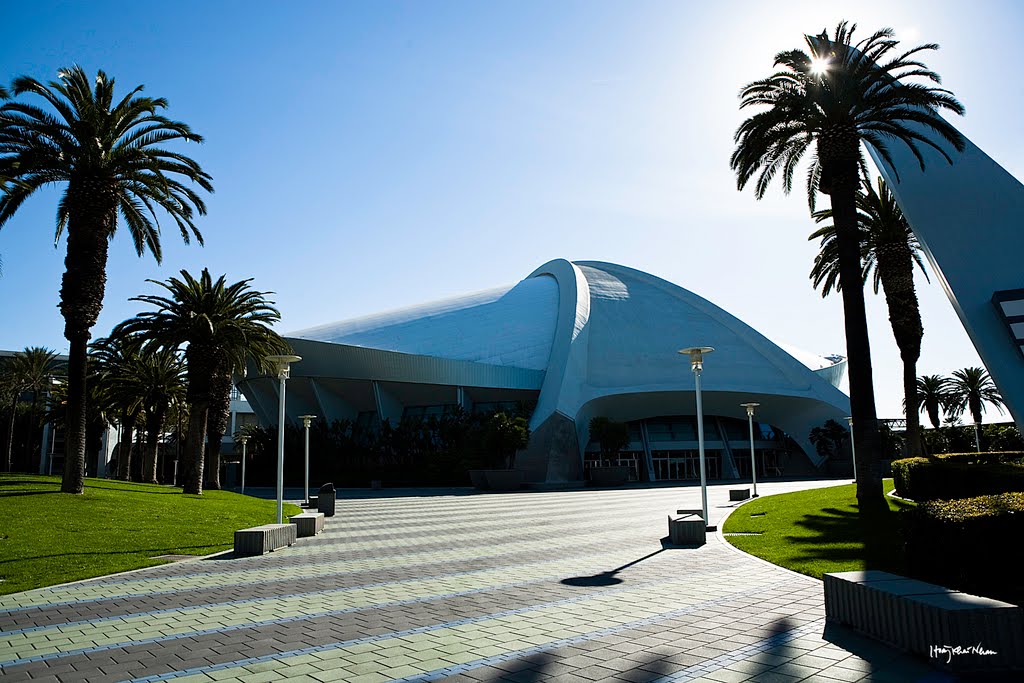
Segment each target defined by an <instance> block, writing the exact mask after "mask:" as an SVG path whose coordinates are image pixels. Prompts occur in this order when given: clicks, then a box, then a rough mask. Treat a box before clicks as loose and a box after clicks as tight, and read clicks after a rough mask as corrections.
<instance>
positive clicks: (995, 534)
mask: <svg viewBox="0 0 1024 683" xmlns="http://www.w3.org/2000/svg"><path fill="white" fill-rule="evenodd" d="M900 522H901V524H900V527H901V529H902V533H903V538H904V549H905V558H906V566H907V571H908V573H909V574H910V575H911V576H914V577H916V578H921V579H925V580H927V581H932V582H934V583H938V584H940V585H943V586H947V587H949V588H954V589H956V590H960V591H965V592H968V593H975V594H979V595H985V596H989V597H993V598H996V599H999V600H1005V601H1007V602H1012V603H1014V604H1021V601H1022V600H1024V575H1022V573H1021V571H1020V567H1021V566H1022V564H1024V544H1021V543H1020V539H1021V538H1022V537H1024V493H1003V494H1000V495H997V496H979V497H975V498H962V499H959V500H937V501H932V502H928V503H922V504H920V505H918V506H917V507H914V508H908V509H907V510H904V511H902V512H901V513H900Z"/></svg>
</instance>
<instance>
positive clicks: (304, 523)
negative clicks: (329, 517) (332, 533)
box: [288, 512, 324, 538]
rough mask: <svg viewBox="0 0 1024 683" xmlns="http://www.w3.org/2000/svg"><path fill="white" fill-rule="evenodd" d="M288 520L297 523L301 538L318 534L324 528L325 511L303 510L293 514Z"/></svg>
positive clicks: (296, 526) (296, 528)
mask: <svg viewBox="0 0 1024 683" xmlns="http://www.w3.org/2000/svg"><path fill="white" fill-rule="evenodd" d="M288 521H289V522H291V523H292V524H294V525H295V530H296V531H297V532H298V535H299V538H306V537H307V536H316V535H317V534H318V533H320V532H321V531H323V530H324V513H322V512H302V513H300V514H297V515H292V516H291V517H289V518H288Z"/></svg>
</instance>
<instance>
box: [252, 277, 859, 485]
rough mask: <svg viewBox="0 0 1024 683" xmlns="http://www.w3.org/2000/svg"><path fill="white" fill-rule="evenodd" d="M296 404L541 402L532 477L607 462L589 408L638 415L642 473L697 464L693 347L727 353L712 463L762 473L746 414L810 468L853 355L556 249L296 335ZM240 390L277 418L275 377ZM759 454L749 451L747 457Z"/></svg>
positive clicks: (713, 406)
mask: <svg viewBox="0 0 1024 683" xmlns="http://www.w3.org/2000/svg"><path fill="white" fill-rule="evenodd" d="M286 338H287V339H288V342H289V343H290V344H291V345H292V347H293V348H294V350H295V352H296V353H297V354H298V355H299V356H301V357H302V361H301V362H298V363H296V364H294V365H293V366H292V368H291V379H290V380H289V382H288V385H287V409H286V412H287V416H288V419H289V420H290V421H292V422H293V423H296V419H297V416H298V415H302V414H307V413H308V414H315V415H319V416H321V417H326V419H327V420H328V421H330V420H335V419H347V420H352V421H353V422H356V423H361V424H364V425H373V424H379V423H380V422H381V421H383V420H388V421H390V422H391V423H392V424H394V423H397V421H399V420H401V419H402V418H403V417H417V416H419V417H425V416H429V415H431V414H438V413H443V412H444V411H446V410H452V409H454V408H455V407H456V406H457V407H460V408H462V409H464V410H469V411H474V410H476V411H484V410H486V411H493V410H497V409H502V408H506V409H507V408H511V407H512V406H515V405H517V404H518V405H522V404H529V405H531V406H535V407H534V409H533V411H532V416H531V418H530V428H531V432H532V436H531V439H530V445H529V446H528V448H526V449H525V450H524V451H522V452H520V453H519V454H518V455H517V458H516V467H517V468H518V469H523V470H526V473H527V479H528V481H533V482H548V483H558V482H572V481H579V480H580V479H582V478H583V476H584V471H585V469H586V467H588V466H591V465H594V464H596V463H598V462H600V456H599V449H598V447H597V444H594V443H591V439H590V436H589V424H590V420H591V418H594V417H599V416H601V417H607V418H609V419H612V420H616V421H621V422H627V423H629V427H630V435H631V436H630V444H629V446H628V447H627V448H626V449H624V450H623V451H622V453H620V456H619V459H620V461H621V462H622V463H623V464H629V465H631V466H632V467H633V468H634V471H635V473H636V477H637V478H639V479H645V480H663V479H687V478H691V477H694V476H696V474H697V470H696V466H695V458H696V452H697V437H696V418H695V414H696V402H695V383H694V377H693V374H692V372H691V371H690V365H689V362H688V360H687V358H686V357H684V356H680V355H679V354H678V353H677V352H678V350H679V349H680V348H682V347H687V346H711V347H714V348H715V349H716V350H715V352H714V353H713V354H710V355H709V356H708V357H707V359H706V362H705V365H704V372H703V375H702V377H703V399H704V415H705V426H706V430H705V432H706V447H707V452H708V456H709V460H710V461H711V463H712V464H711V465H710V466H709V468H711V472H712V475H713V476H714V475H717V477H720V478H733V477H737V476H747V475H749V469H750V466H749V435H748V430H747V416H746V412H745V409H744V408H742V407H741V406H740V404H741V403H746V402H757V403H760V404H761V405H760V406H759V408H758V409H757V422H756V424H755V447H756V449H757V451H758V461H757V467H758V469H759V470H761V471H762V472H763V473H767V474H773V473H774V474H780V473H782V472H783V471H784V470H788V471H790V472H794V471H800V472H804V473H806V472H809V471H813V470H814V468H815V467H817V466H820V465H821V464H822V461H821V459H820V458H819V456H818V455H817V453H816V452H815V450H814V448H812V447H811V445H810V442H809V440H808V436H809V434H810V431H811V429H813V428H814V427H817V426H820V425H821V424H823V423H824V422H825V421H826V420H828V419H835V420H840V421H841V420H843V419H844V418H845V416H846V415H848V414H849V399H848V398H847V397H846V395H845V394H843V393H842V392H841V391H839V389H837V388H836V384H838V381H839V380H840V379H841V377H842V373H843V370H844V368H845V361H843V360H841V359H836V358H831V359H826V358H821V357H817V356H813V355H811V354H802V353H799V352H797V353H798V355H801V356H802V358H803V362H801V360H797V358H795V357H794V356H793V355H791V354H790V353H787V352H786V351H784V350H783V349H782V348H780V347H779V346H778V345H776V344H774V343H772V342H771V341H769V340H768V339H766V338H765V337H764V336H763V335H761V334H759V333H758V332H757V331H755V330H754V329H752V328H751V327H750V326H748V325H746V324H745V323H743V322H742V321H740V320H739V319H737V318H736V317H734V316H732V315H730V314H729V313H727V312H725V311H724V310H722V309H721V308H718V307H717V306H715V305H714V304H712V303H711V302H709V301H707V300H706V299H703V298H701V297H699V296H697V295H695V294H693V293H692V292H689V291H687V290H685V289H683V288H681V287H679V286H677V285H674V284H672V283H670V282H667V281H665V280H663V279H661V278H658V277H656V276H654V275H650V274H648V273H644V272H641V271H638V270H634V269H632V268H627V267H624V266H620V265H615V264H611V263H600V262H576V263H572V262H569V261H566V260H562V259H558V260H554V261H551V262H549V263H546V264H544V265H543V266H541V267H540V268H538V269H537V270H535V271H534V272H533V273H531V274H530V275H529V276H528V277H526V278H525V279H524V280H522V281H520V282H519V283H517V284H515V285H513V286H508V287H499V288H496V289H492V290H487V291H484V292H478V293H475V294H470V295H467V296H462V297H456V298H453V299H448V300H444V301H439V302H434V303H429V304H424V305H422V306H416V307H412V308H408V309H403V310H399V311H393V312H388V313H382V314H379V315H373V316H368V317H364V318H359V319H355V320H348V321H341V322H336V323H329V324H326V325H322V326H318V327H314V328H310V329H307V330H302V331H299V332H295V333H293V334H291V335H286ZM239 388H240V390H241V391H242V392H243V393H244V394H245V395H246V396H247V397H248V398H249V402H250V405H251V406H252V407H253V409H254V411H255V413H256V415H257V416H258V417H259V419H260V420H261V421H262V422H263V423H264V424H270V425H272V424H276V421H277V405H278V394H277V391H278V381H277V379H276V378H271V377H261V376H255V375H254V374H253V373H250V375H249V376H248V377H247V378H245V379H244V380H241V381H240V382H239ZM744 454H746V455H744Z"/></svg>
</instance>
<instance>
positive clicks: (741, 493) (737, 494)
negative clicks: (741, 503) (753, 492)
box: [729, 489, 750, 500]
mask: <svg viewBox="0 0 1024 683" xmlns="http://www.w3.org/2000/svg"><path fill="white" fill-rule="evenodd" d="M747 498H750V489H729V500H746V499H747Z"/></svg>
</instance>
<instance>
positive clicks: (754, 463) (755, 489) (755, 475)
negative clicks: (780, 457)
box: [740, 403, 761, 498]
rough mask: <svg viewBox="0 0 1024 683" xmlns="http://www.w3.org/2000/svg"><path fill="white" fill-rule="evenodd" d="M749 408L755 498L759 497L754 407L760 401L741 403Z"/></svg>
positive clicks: (748, 420)
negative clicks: (755, 458)
mask: <svg viewBox="0 0 1024 683" xmlns="http://www.w3.org/2000/svg"><path fill="white" fill-rule="evenodd" d="M740 405H741V406H743V407H744V408H746V409H747V426H748V427H750V476H751V477H752V478H753V481H754V495H753V497H754V498H757V461H756V460H754V408H756V407H758V406H759V405H761V404H760V403H741V404H740Z"/></svg>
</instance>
